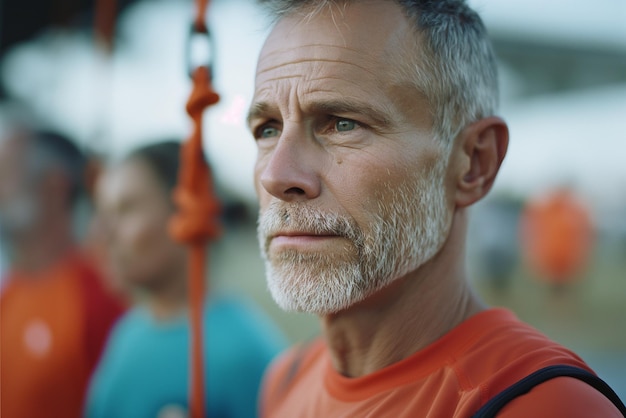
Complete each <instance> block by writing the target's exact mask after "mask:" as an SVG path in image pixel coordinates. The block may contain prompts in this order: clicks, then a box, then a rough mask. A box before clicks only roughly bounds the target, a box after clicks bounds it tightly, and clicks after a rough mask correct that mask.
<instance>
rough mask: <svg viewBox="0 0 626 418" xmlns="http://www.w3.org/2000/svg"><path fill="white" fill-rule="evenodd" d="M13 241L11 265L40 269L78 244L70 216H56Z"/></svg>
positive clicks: (28, 269) (34, 270)
mask: <svg viewBox="0 0 626 418" xmlns="http://www.w3.org/2000/svg"><path fill="white" fill-rule="evenodd" d="M40 224H41V225H40V226H36V227H34V228H32V229H31V230H29V231H23V232H22V233H20V234H18V235H17V236H15V237H13V239H11V240H10V244H9V245H10V254H11V266H12V268H13V269H15V270H17V271H24V272H36V271H41V270H45V269H47V268H49V267H50V266H51V265H53V264H55V263H56V262H57V261H58V260H60V259H61V258H62V257H63V256H64V255H66V254H67V253H68V252H69V251H71V250H72V248H73V247H74V245H75V243H74V237H73V235H72V229H71V221H70V219H69V216H56V217H55V218H54V220H49V221H45V222H41V223H40Z"/></svg>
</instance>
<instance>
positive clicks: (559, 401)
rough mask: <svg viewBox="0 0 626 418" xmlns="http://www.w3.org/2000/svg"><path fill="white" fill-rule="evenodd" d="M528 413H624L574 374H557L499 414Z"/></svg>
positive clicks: (580, 417) (544, 417)
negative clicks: (559, 375)
mask: <svg viewBox="0 0 626 418" xmlns="http://www.w3.org/2000/svg"><path fill="white" fill-rule="evenodd" d="M529 416H530V417H535V418H548V417H570V418H586V417H606V418H611V417H615V418H620V417H622V414H621V413H620V412H619V410H618V409H617V408H616V407H615V405H613V403H612V402H611V401H610V400H609V399H608V398H607V397H606V396H604V394H602V393H601V392H599V391H598V390H597V389H595V388H593V387H592V386H590V385H589V384H587V383H585V382H583V381H580V380H578V379H575V378H571V377H558V378H555V379H552V380H549V381H547V382H544V383H542V384H540V385H538V386H536V387H534V388H533V389H532V390H531V391H530V392H529V393H528V394H526V395H524V396H520V397H519V398H516V399H515V400H513V401H511V402H510V403H509V404H508V405H507V406H506V407H504V408H503V409H502V412H501V413H500V414H499V415H498V417H500V418H522V417H524V418H525V417H529Z"/></svg>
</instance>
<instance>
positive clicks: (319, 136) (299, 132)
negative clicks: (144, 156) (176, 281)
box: [249, 1, 451, 314]
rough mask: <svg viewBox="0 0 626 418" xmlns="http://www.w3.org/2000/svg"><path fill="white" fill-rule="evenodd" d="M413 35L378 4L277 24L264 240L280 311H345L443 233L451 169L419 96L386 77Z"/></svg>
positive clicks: (258, 180) (262, 117)
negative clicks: (446, 186)
mask: <svg viewBox="0 0 626 418" xmlns="http://www.w3.org/2000/svg"><path fill="white" fill-rule="evenodd" d="M410 31H411V29H410V28H409V25H408V22H407V20H406V18H405V17H404V15H403V14H402V11H401V10H400V9H399V8H398V7H397V6H396V5H394V4H391V3H389V2H384V1H378V2H368V3H358V4H351V5H348V6H346V7H345V8H343V7H342V8H341V9H338V8H333V9H332V11H331V10H329V9H325V10H324V11H323V12H321V13H320V14H317V15H315V16H313V17H312V18H310V19H304V20H302V19H301V18H300V17H288V18H284V19H282V20H281V21H280V22H279V23H278V24H277V26H276V27H275V28H274V30H273V32H272V33H271V34H270V37H269V38H268V41H267V42H266V45H265V47H264V48H263V51H262V52H261V56H260V58H259V63H258V68H257V77H256V90H255V95H254V99H253V103H252V107H251V110H250V117H249V121H250V129H251V130H252V133H253V135H254V137H255V138H256V143H257V146H258V156H257V162H256V166H255V184H256V189H257V193H258V196H259V202H260V220H259V229H258V234H259V242H260V246H261V251H262V254H263V256H264V258H265V260H266V268H267V276H268V284H269V288H270V290H271V292H272V295H273V297H274V299H275V300H276V301H277V303H278V304H279V305H280V306H281V307H282V308H284V309H287V310H297V311H306V312H313V313H317V314H328V313H333V312H338V311H340V310H343V309H346V308H348V307H350V306H352V305H353V304H355V303H356V302H359V301H361V300H363V299H365V298H367V297H368V296H370V295H372V294H373V293H375V292H376V291H378V290H380V289H381V288H383V287H385V286H386V285H388V284H389V283H391V282H393V281H394V280H396V279H398V278H401V277H404V276H406V275H407V274H409V273H411V272H414V271H415V270H416V269H417V268H418V267H420V266H421V265H422V264H423V263H424V262H426V261H428V260H429V259H430V258H432V257H433V256H434V255H435V254H436V252H437V251H438V250H439V249H440V248H441V246H442V244H443V241H444V240H445V238H446V236H447V231H448V228H449V223H450V219H451V204H448V202H449V201H450V199H449V197H448V196H446V193H445V187H444V186H445V177H446V161H445V156H444V155H443V153H442V150H441V147H440V145H439V143H438V142H437V141H436V140H435V138H434V137H433V135H432V133H431V126H432V117H431V115H430V109H429V107H428V104H427V102H426V100H425V99H424V98H423V97H422V96H420V95H419V93H418V92H417V91H416V90H415V89H414V88H412V87H410V85H409V83H408V82H407V83H402V82H399V81H398V80H397V78H392V77H391V75H390V74H392V73H394V74H395V73H397V72H396V71H394V66H397V65H398V59H399V57H401V56H402V54H406V53H408V52H407V51H408V50H409V48H408V47H407V46H408V45H409V44H408V37H409V36H411V35H410Z"/></svg>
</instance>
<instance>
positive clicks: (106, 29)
mask: <svg viewBox="0 0 626 418" xmlns="http://www.w3.org/2000/svg"><path fill="white" fill-rule="evenodd" d="M95 8H96V9H95V22H94V27H95V30H96V39H97V41H98V42H100V44H101V45H102V47H103V48H104V49H105V50H106V51H107V52H108V53H109V54H110V53H112V51H113V35H114V34H115V19H116V17H117V16H116V15H117V1H116V0H96V5H95Z"/></svg>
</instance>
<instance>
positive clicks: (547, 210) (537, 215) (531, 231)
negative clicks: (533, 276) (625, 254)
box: [520, 189, 593, 283]
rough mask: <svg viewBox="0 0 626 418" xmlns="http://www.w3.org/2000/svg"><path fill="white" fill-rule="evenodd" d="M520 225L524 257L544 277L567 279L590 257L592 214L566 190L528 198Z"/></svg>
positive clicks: (561, 281) (552, 279) (557, 279)
mask: <svg viewBox="0 0 626 418" xmlns="http://www.w3.org/2000/svg"><path fill="white" fill-rule="evenodd" d="M520 225H521V231H520V232H521V237H522V250H523V252H524V256H525V258H526V261H527V262H528V263H529V264H530V267H531V268H532V269H533V270H534V271H535V272H536V273H538V274H539V275H541V276H543V277H544V278H546V279H548V280H551V281H554V282H555V283H563V282H567V281H569V280H572V279H573V278H574V277H575V275H576V274H578V273H579V272H580V271H581V270H582V268H583V267H584V266H585V265H586V264H587V262H588V261H589V257H590V256H591V250H592V244H593V224H592V222H591V215H590V213H589V209H588V208H587V207H586V206H585V205H584V204H583V203H582V202H581V201H579V199H578V198H577V197H576V196H575V195H574V194H573V193H571V192H569V191H568V190H565V189H561V190H556V191H554V192H552V193H549V194H546V195H542V196H538V197H537V198H535V199H532V200H531V201H529V202H528V204H527V206H526V207H525V209H524V211H523V213H522V218H521V221H520Z"/></svg>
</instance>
